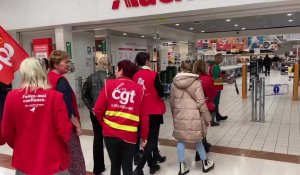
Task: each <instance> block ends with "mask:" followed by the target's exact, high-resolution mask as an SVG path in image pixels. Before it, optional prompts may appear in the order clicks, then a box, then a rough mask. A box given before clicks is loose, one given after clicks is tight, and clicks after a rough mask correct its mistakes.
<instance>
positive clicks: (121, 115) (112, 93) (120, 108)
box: [102, 79, 144, 144]
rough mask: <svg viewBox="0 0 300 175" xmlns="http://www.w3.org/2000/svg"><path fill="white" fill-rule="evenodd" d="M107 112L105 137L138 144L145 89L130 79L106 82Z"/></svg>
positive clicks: (104, 121) (104, 124)
mask: <svg viewBox="0 0 300 175" xmlns="http://www.w3.org/2000/svg"><path fill="white" fill-rule="evenodd" d="M105 91H106V98H107V110H106V111H105V114H104V117H103V124H102V127H103V135H104V136H110V137H111V136H112V137H117V138H121V139H122V140H125V141H126V142H129V143H134V144H135V143H136V141H137V131H138V125H139V122H140V114H141V112H142V111H141V103H142V99H143V95H144V90H143V87H142V86H141V85H139V84H137V83H135V82H133V81H132V80H130V79H128V80H127V79H115V80H106V81H105Z"/></svg>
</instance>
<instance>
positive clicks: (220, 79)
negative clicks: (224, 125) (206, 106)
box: [209, 53, 234, 121]
mask: <svg viewBox="0 0 300 175" xmlns="http://www.w3.org/2000/svg"><path fill="white" fill-rule="evenodd" d="M222 61H223V55H222V54H221V53H218V54H216V55H215V61H214V62H211V63H210V66H209V73H210V74H211V75H212V77H213V79H214V84H215V86H216V89H217V91H218V94H217V96H216V97H215V99H214V104H215V110H216V119H217V121H220V120H226V119H227V118H228V116H222V115H221V114H220V111H219V104H220V98H221V91H222V90H223V83H225V82H226V83H228V84H232V83H234V82H233V81H231V80H229V79H228V77H227V76H225V75H223V74H222V71H221V68H220V64H221V63H222Z"/></svg>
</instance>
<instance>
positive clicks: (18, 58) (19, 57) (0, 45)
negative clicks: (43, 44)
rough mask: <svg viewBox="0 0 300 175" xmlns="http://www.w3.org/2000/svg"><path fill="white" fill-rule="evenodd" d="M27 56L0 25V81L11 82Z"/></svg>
mask: <svg viewBox="0 0 300 175" xmlns="http://www.w3.org/2000/svg"><path fill="white" fill-rule="evenodd" d="M27 57H29V55H28V54H27V53H26V51H25V50H24V49H23V48H22V47H21V46H20V45H19V44H18V43H17V42H16V41H15V40H14V39H13V38H12V37H11V36H10V35H9V34H8V33H7V32H6V31H5V30H4V29H3V28H2V27H1V26H0V82H2V83H5V84H9V83H11V82H12V81H13V80H14V73H15V72H16V71H17V70H19V67H20V64H21V62H22V61H23V60H24V59H25V58H27Z"/></svg>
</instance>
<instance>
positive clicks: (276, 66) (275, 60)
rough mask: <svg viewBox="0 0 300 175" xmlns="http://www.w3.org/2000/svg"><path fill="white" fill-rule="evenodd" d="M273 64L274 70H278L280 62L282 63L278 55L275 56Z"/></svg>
mask: <svg viewBox="0 0 300 175" xmlns="http://www.w3.org/2000/svg"><path fill="white" fill-rule="evenodd" d="M272 61H273V64H274V70H278V67H279V66H278V62H279V61H280V58H279V57H278V55H275V56H274V57H273V60H272Z"/></svg>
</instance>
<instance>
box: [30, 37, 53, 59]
mask: <svg viewBox="0 0 300 175" xmlns="http://www.w3.org/2000/svg"><path fill="white" fill-rule="evenodd" d="M32 47H33V53H34V56H35V57H36V58H49V56H50V54H51V52H52V50H53V49H52V38H39V39H33V40H32Z"/></svg>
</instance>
